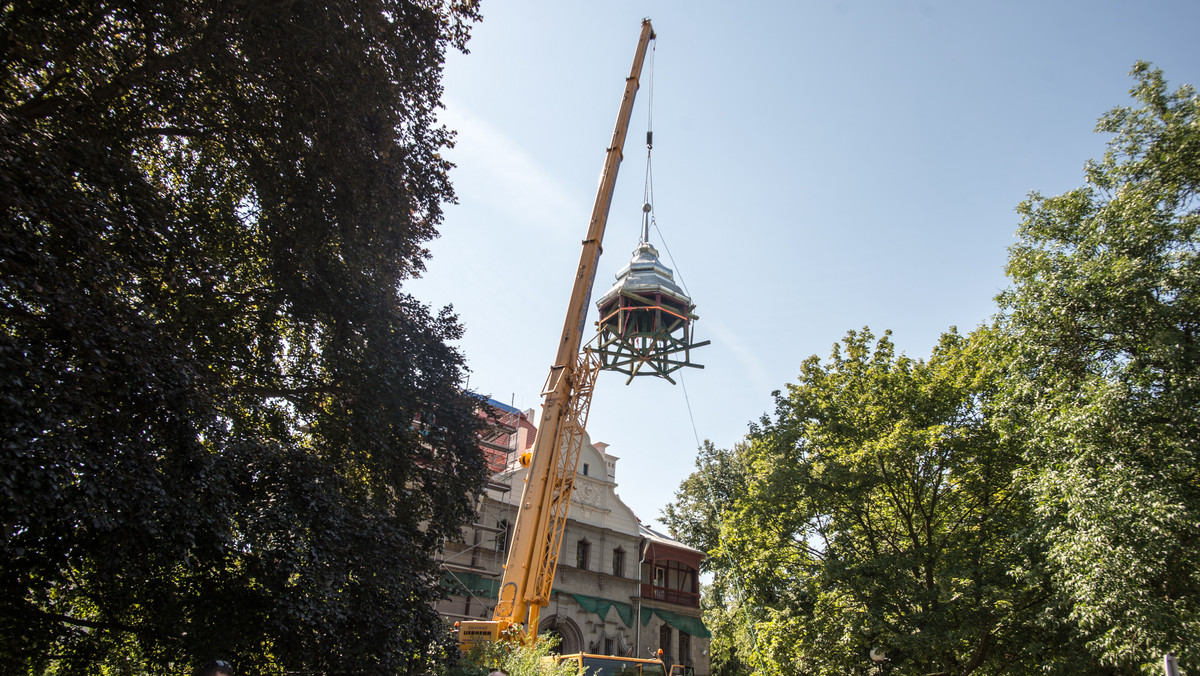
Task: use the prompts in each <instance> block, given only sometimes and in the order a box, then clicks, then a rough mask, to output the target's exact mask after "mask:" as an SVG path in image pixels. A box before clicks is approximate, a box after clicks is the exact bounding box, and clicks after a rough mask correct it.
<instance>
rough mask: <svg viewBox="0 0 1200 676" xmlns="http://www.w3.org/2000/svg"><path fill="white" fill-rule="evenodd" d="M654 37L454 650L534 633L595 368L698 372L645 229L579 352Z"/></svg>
mask: <svg viewBox="0 0 1200 676" xmlns="http://www.w3.org/2000/svg"><path fill="white" fill-rule="evenodd" d="M654 38H655V35H654V28H653V26H651V24H650V20H649V19H646V20H644V21H642V30H641V35H640V37H639V38H638V44H637V50H636V52H635V53H634V58H633V67H632V68H631V69H630V71H629V77H628V78H626V80H625V92H624V95H623V96H622V98H621V107H620V109H619V111H618V113H617V123H616V127H615V129H614V130H613V136H612V142H611V143H610V144H609V146H608V150H607V151H606V154H605V158H604V169H603V171H602V173H601V174H600V187H599V189H598V191H597V193H596V202H595V204H594V205H593V206H592V216H591V221H590V222H589V225H588V232H587V237H586V239H584V240H583V251H582V253H581V254H580V257H579V267H578V268H577V269H576V272H575V282H574V285H573V287H572V289H571V296H570V300H569V302H568V305H567V316H566V319H565V321H564V322H563V329H562V337H561V338H560V340H559V343H558V354H557V355H556V356H555V359H554V364H553V366H551V367H550V374H549V376H548V377H547V379H546V384H545V386H544V387H543V389H542V397H543V400H542V416H541V420H540V421H539V427H538V431H537V435H536V437H535V438H534V443H533V449H532V450H531V451H530V452H529V453H526V454H524V455H523V456H522V457H521V464H522V465H524V466H525V467H527V469H528V472H527V475H526V479H525V486H524V489H523V491H522V493H521V502H520V503H519V505H518V507H517V516H516V520H515V523H514V524H513V534H512V545H511V549H510V550H509V554H508V560H507V563H506V564H505V566H504V574H503V577H502V578H501V584H500V594H499V599H498V601H497V603H496V606H495V609H494V611H493V613H492V619H491V620H476V621H462V622H460V623H459V624H458V633H459V645H460V647H462V648H464V649H465V648H467V647H468V646H470V645H472V644H475V643H479V642H487V641H496V640H499V639H500V638H501V637H502V636H506V635H510V636H511V637H512V638H518V639H522V640H524V639H530V638H533V637H534V636H536V635H537V629H538V619H539V615H540V613H541V610H542V608H544V607H545V606H546V605H548V604H549V602H550V592H551V587H552V585H553V583H554V572H555V569H556V568H557V566H558V555H559V551H560V550H561V547H562V537H563V532H564V530H565V528H566V522H567V513H568V511H569V509H570V506H571V493H572V491H573V489H574V482H575V467H576V463H577V461H578V460H579V455H580V452H581V450H582V447H583V440H584V428H585V426H586V424H587V416H588V409H589V408H590V406H591V402H592V389H593V387H594V385H595V383H596V376H597V374H598V373H599V371H600V370H602V369H606V370H615V371H620V372H622V373H626V374H627V375H629V376H630V379H631V380H632V378H633V377H634V376H635V375H656V376H660V377H664V378H667V379H668V380H671V379H670V377H669V375H668V374H670V373H671V372H673V371H674V370H677V369H678V368H680V367H682V366H692V367H696V368H701V367H700V366H699V365H698V364H693V363H691V360H690V356H689V355H690V352H689V351H690V349H691V348H693V347H699V346H701V345H705V344H707V341H705V342H704V343H692V342H691V333H690V322H691V320H692V319H695V315H694V314H692V310H693V309H694V308H695V306H694V305H692V304H691V299H690V298H688V297H687V295H686V294H684V293H683V291H682V290H681V289H679V288H678V287H677V286H676V285H675V284H674V282H673V281H672V274H671V271H670V270H669V269H667V268H666V267H665V266H663V265H662V264H661V263H659V262H658V259H657V251H655V250H654V248H653V247H652V246H650V244H649V243H648V242H647V241H646V240H647V229H646V226H645V225H644V226H643V234H642V241H641V243H640V244H639V247H638V249H637V251H635V255H634V260H633V261H632V262H631V263H630V265H629V266H627V267H626V268H625V269H624V270H623V271H622V272H621V273H620V274H619V275H618V280H619V282H618V284H617V285H616V286H614V287H613V288H612V289H610V290H609V291H608V293H606V294H605V296H604V298H603V299H602V300H601V302H600V306H601V307H600V309H601V315H602V316H601V319H600V321H599V322H598V325H599V328H600V343H599V344H598V345H597V347H596V348H595V349H594V350H593V349H587V350H583V351H581V350H580V347H581V345H582V343H583V333H584V324H585V323H586V318H587V310H588V303H589V302H590V300H591V293H592V285H593V282H594V280H595V277H596V268H597V264H598V262H599V259H600V253H601V250H602V248H601V243H602V241H603V239H604V229H605V226H606V224H607V222H608V211H609V206H610V205H611V203H612V196H613V189H614V187H615V185H616V182H617V170H618V169H619V168H620V165H621V160H622V149H623V148H624V146H625V136H626V133H627V132H628V131H629V118H630V115H631V113H632V111H633V101H634V97H635V96H636V95H637V91H638V86H639V78H640V77H641V73H642V64H643V62H644V61H645V58H646V51H647V49H648V47H649V44H650V41H651V40H653V39H654ZM648 136H649V135H648ZM647 141H649V139H647ZM644 211H645V213H646V214H647V215H646V216H645V217H644V218H647V219H648V218H649V213H650V205H649V204H647V205H645V209H644ZM647 223H648V221H647ZM680 355H683V356H682V357H681V356H680ZM671 382H674V381H673V380H672V381H671ZM569 657H573V658H578V659H583V658H587V659H589V660H592V661H596V660H599V661H600V662H597V663H596V665H591V666H597V665H599V664H600V663H601V662H604V661H606V660H607V661H608V662H612V661H613V660H618V661H619V660H621V659H624V661H625V662H628V663H629V664H627V665H626V666H627V667H633V668H634V671H635V672H637V673H641V672H642V669H643V667H647V666H648V667H651V671H650V672H647V673H648V674H649V673H654V669H653V666H654V665H660V666H659V667H658V671H657V673H660V674H661V673H664V667H662V666H661V665H662V663H661V662H660V661H657V660H637V659H631V658H613V657H605V656H582V657H580V656H564V657H563V659H568V658H569ZM605 663H607V662H605ZM635 663H636V664H635ZM589 664H590V663H589ZM585 666H586V665H585ZM602 671H603V670H602Z"/></svg>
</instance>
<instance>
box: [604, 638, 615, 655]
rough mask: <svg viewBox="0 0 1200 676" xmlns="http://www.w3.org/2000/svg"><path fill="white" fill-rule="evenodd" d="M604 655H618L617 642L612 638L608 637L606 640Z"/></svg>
mask: <svg viewBox="0 0 1200 676" xmlns="http://www.w3.org/2000/svg"><path fill="white" fill-rule="evenodd" d="M604 654H605V655H616V654H617V653H616V645H615V642H614V641H613V640H612V639H611V638H608V637H605V638H604Z"/></svg>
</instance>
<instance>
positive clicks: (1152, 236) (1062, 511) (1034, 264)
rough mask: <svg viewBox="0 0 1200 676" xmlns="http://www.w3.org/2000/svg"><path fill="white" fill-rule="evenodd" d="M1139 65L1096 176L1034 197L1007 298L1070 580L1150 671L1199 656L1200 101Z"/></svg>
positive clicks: (1056, 565) (1107, 656)
mask: <svg viewBox="0 0 1200 676" xmlns="http://www.w3.org/2000/svg"><path fill="white" fill-rule="evenodd" d="M1133 76H1134V78H1135V80H1136V84H1135V87H1134V88H1133V90H1132V91H1131V94H1132V95H1133V97H1134V99H1135V101H1136V104H1137V105H1136V107H1119V108H1116V109H1114V110H1113V111H1111V112H1109V113H1108V114H1106V115H1105V116H1104V117H1102V118H1101V120H1100V123H1099V125H1098V127H1097V130H1098V131H1100V132H1104V133H1109V134H1112V135H1113V137H1112V139H1111V141H1110V142H1109V146H1108V151H1107V152H1106V153H1105V155H1104V157H1103V158H1102V159H1101V160H1099V161H1094V162H1091V163H1089V164H1088V165H1087V167H1086V179H1087V183H1086V185H1085V186H1083V187H1081V188H1078V189H1076V190H1072V191H1070V192H1067V193H1065V194H1063V195H1059V196H1056V197H1044V196H1042V195H1040V194H1037V193H1034V194H1032V195H1031V196H1030V198H1029V199H1028V200H1027V201H1026V202H1024V203H1023V204H1021V206H1020V208H1019V211H1020V213H1021V215H1022V218H1023V220H1022V223H1021V227H1020V231H1019V233H1018V235H1019V237H1020V241H1019V242H1018V244H1017V245H1015V246H1014V247H1013V248H1012V250H1011V252H1010V258H1009V265H1008V273H1009V276H1010V277H1011V278H1012V280H1013V282H1014V288H1013V289H1012V290H1011V291H1009V292H1007V293H1006V294H1004V295H1003V296H1002V297H1001V299H1000V300H1001V302H1002V305H1003V307H1004V309H1005V311H1006V318H1005V320H1006V322H1007V330H1008V332H1009V333H1010V336H1011V341H1012V343H1013V345H1014V346H1015V348H1016V350H1017V361H1016V363H1015V369H1014V376H1015V378H1014V381H1013V394H1012V407H1013V409H1014V411H1017V412H1019V414H1020V415H1021V416H1022V420H1023V424H1024V425H1026V432H1027V433H1026V434H1025V435H1024V437H1023V440H1022V443H1023V446H1024V449H1025V456H1026V458H1027V460H1028V461H1029V463H1030V469H1029V481H1030V486H1031V490H1032V491H1033V494H1034V497H1035V499H1036V507H1037V510H1038V514H1039V516H1040V517H1041V519H1042V522H1041V529H1040V530H1039V531H1038V532H1039V533H1040V534H1041V535H1042V536H1043V539H1044V543H1045V546H1046V548H1047V551H1048V555H1049V570H1050V571H1051V573H1052V575H1053V577H1054V582H1055V585H1056V586H1057V588H1058V591H1059V594H1060V595H1061V596H1062V598H1063V599H1065V600H1066V601H1067V602H1068V603H1069V607H1070V618H1071V621H1072V625H1073V626H1074V627H1076V628H1077V630H1078V631H1079V632H1080V633H1081V634H1082V635H1083V636H1084V637H1086V640H1087V641H1088V648H1089V650H1090V652H1092V653H1093V654H1094V655H1096V656H1098V657H1099V658H1100V659H1102V660H1103V661H1104V662H1105V663H1106V664H1110V665H1114V666H1117V667H1120V668H1123V669H1140V670H1142V671H1144V672H1146V673H1151V672H1154V671H1157V669H1158V668H1159V666H1158V665H1159V664H1161V659H1162V654H1163V653H1165V652H1167V651H1172V650H1173V651H1175V652H1176V653H1178V654H1180V656H1181V658H1183V661H1184V663H1187V662H1188V661H1190V662H1191V663H1193V664H1195V663H1196V661H1197V660H1200V652H1197V651H1196V646H1197V645H1200V575H1198V574H1197V570H1200V568H1197V566H1196V561H1198V560H1200V455H1198V453H1200V255H1198V253H1197V245H1198V244H1200V239H1198V236H1197V226H1200V212H1198V211H1197V208H1198V205H1197V188H1198V186H1200V98H1198V97H1197V95H1196V93H1195V91H1194V90H1193V89H1192V88H1190V87H1186V86H1185V87H1181V88H1179V89H1178V90H1176V91H1175V92H1169V91H1168V90H1167V86H1166V82H1165V80H1164V78H1163V75H1162V73H1161V72H1160V71H1158V70H1156V69H1152V68H1151V67H1150V66H1148V65H1147V64H1144V63H1139V64H1137V65H1136V66H1135V67H1134V70H1133Z"/></svg>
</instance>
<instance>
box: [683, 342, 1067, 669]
mask: <svg viewBox="0 0 1200 676" xmlns="http://www.w3.org/2000/svg"><path fill="white" fill-rule="evenodd" d="M989 338H990V336H989V335H986V334H984V333H982V332H981V333H980V334H979V335H977V336H973V337H972V339H970V340H968V339H966V338H964V337H962V336H959V335H958V334H956V333H953V332H951V333H948V334H946V335H944V336H943V338H942V341H941V343H940V345H939V346H938V347H937V349H936V350H935V351H934V353H933V355H932V356H931V357H930V359H929V360H928V361H922V360H913V359H910V358H908V357H905V356H897V355H896V354H895V351H894V347H893V345H892V343H891V341H890V340H889V339H888V337H887V336H886V335H885V336H884V337H883V338H881V339H879V340H878V341H877V342H876V341H874V336H873V335H872V334H871V333H870V331H867V330H864V331H862V332H851V333H850V334H848V335H847V337H846V338H845V339H844V340H843V342H842V343H841V345H835V347H834V350H833V353H832V355H831V357H830V360H829V362H827V363H824V364H823V363H821V361H820V360H819V359H818V358H817V357H815V356H814V357H810V358H809V359H807V360H805V362H804V364H803V366H802V368H801V373H800V377H799V379H798V380H797V382H796V383H794V384H789V385H788V386H787V390H786V392H785V393H776V410H775V415H774V417H773V418H765V417H764V419H763V420H762V422H761V423H760V424H759V425H757V426H754V427H753V428H752V431H751V434H750V436H749V438H748V442H749V443H748V444H746V445H745V446H743V447H741V455H742V456H743V457H742V459H741V462H742V463H744V465H745V467H746V468H747V476H746V478H745V480H744V484H745V488H744V491H742V492H741V494H740V495H738V496H736V497H735V498H734V499H733V500H731V501H729V502H726V503H723V504H724V505H725V506H724V515H723V516H724V521H723V532H722V541H721V542H718V543H715V544H716V546H715V547H714V546H713V543H704V542H703V541H697V542H698V543H699V544H700V545H701V546H705V544H707V547H708V548H709V549H710V559H709V561H710V564H711V565H715V566H720V565H727V566H731V567H732V568H734V569H735V570H736V573H737V575H739V576H740V577H741V578H742V580H743V582H742V584H743V585H744V589H743V593H744V597H743V598H742V599H741V602H742V603H744V604H746V605H747V606H748V612H749V613H750V614H751V616H752V617H751V619H752V621H753V622H754V623H755V625H756V626H757V628H758V637H757V638H758V646H759V650H760V651H761V652H762V653H763V654H764V655H765V656H766V661H767V662H768V663H769V664H770V671H771V672H773V673H781V674H801V673H804V674H808V673H815V674H834V673H838V674H841V673H848V672H851V673H852V672H854V671H855V670H859V671H861V670H864V669H866V668H867V667H868V666H870V665H871V664H872V660H871V657H870V653H871V652H872V650H874V651H875V652H876V655H879V654H880V653H883V654H886V656H887V660H888V661H887V663H888V665H889V666H890V667H891V668H894V669H897V670H899V671H902V672H904V673H922V674H931V673H936V674H969V673H998V672H1001V671H1004V670H1006V669H1009V670H1011V669H1015V670H1018V671H1020V670H1022V669H1025V670H1032V669H1035V668H1038V666H1039V665H1042V664H1043V663H1044V662H1045V661H1046V660H1048V659H1052V658H1050V657H1048V656H1047V655H1046V651H1045V643H1044V641H1045V638H1046V637H1045V636H1044V632H1043V631H1042V630H1041V629H1040V628H1039V626H1038V614H1039V613H1040V612H1041V611H1043V610H1044V609H1045V608H1046V605H1047V601H1048V598H1047V593H1046V592H1045V590H1044V589H1042V588H1041V587H1040V585H1038V584H1037V583H1036V580H1031V579H1028V578H1022V577H1019V576H1014V575H1012V574H1010V571H1011V570H1013V569H1015V568H1017V567H1019V566H1020V564H1021V563H1022V562H1023V561H1024V560H1025V555H1024V553H1023V552H1022V549H1021V542H1022V541H1021V538H1019V537H1017V535H1018V533H1020V532H1021V530H1022V529H1023V528H1024V527H1025V526H1026V524H1027V520H1028V517H1027V510H1026V509H1025V507H1024V503H1023V502H1022V501H1021V500H1020V499H1019V496H1018V494H1017V491H1016V487H1015V486H1014V478H1013V471H1014V469H1016V468H1017V466H1018V465H1019V462H1020V457H1021V456H1020V453H1019V450H1018V449H1016V448H1014V447H1013V446H1012V445H1010V444H1008V443H1006V442H1005V441H1004V440H1003V439H1002V438H1001V435H1000V434H999V433H998V432H997V430H995V429H994V427H993V426H992V424H991V417H992V414H993V403H992V402H993V399H994V397H995V394H996V391H997V383H998V379H997V374H996V372H995V370H994V369H993V368H992V367H991V364H993V363H994V360H993V359H992V356H991V355H990V352H989V350H991V349H992V348H991V345H992V343H991V342H990V340H989ZM691 480H694V479H690V481H691ZM680 497H681V499H682V501H678V502H677V503H676V504H677V505H680V506H682V505H685V504H686V501H687V499H688V497H687V495H681V496H680ZM718 504H721V503H718ZM676 523H679V521H678V519H677V520H676V521H675V523H673V524H672V525H675V524H676ZM686 533H687V531H686V530H683V531H682V532H681V534H682V535H685V536H686ZM726 561H727V562H728V563H725V562H726Z"/></svg>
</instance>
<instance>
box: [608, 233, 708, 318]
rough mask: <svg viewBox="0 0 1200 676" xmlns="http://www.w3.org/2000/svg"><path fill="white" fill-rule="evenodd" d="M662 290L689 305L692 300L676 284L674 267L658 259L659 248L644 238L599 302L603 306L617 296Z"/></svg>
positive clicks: (665, 294)
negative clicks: (672, 269)
mask: <svg viewBox="0 0 1200 676" xmlns="http://www.w3.org/2000/svg"><path fill="white" fill-rule="evenodd" d="M654 293H661V294H663V295H664V296H669V297H671V298H674V299H675V300H677V301H679V302H680V303H683V304H684V306H685V307H690V306H691V304H692V299H691V298H689V297H688V295H687V294H686V293H684V292H683V289H681V288H679V285H678V284H676V283H675V275H674V273H672V272H671V268H668V267H667V266H665V265H663V264H662V262H661V261H659V260H658V250H657V249H655V248H654V246H653V245H651V244H650V243H649V242H646V241H643V242H641V243H640V244H638V247H637V248H636V249H634V251H633V260H631V261H629V264H628V265H626V266H625V267H623V268H621V271H620V272H618V273H617V283H616V284H614V285H613V286H612V288H610V289H609V290H608V291H607V292H605V294H604V295H603V296H601V297H600V300H599V301H598V302H597V303H596V304H597V305H598V306H600V307H604V306H606V305H608V304H609V303H610V302H612V300H614V299H615V298H616V297H617V296H618V295H630V294H635V295H638V296H646V295H647V294H654Z"/></svg>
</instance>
